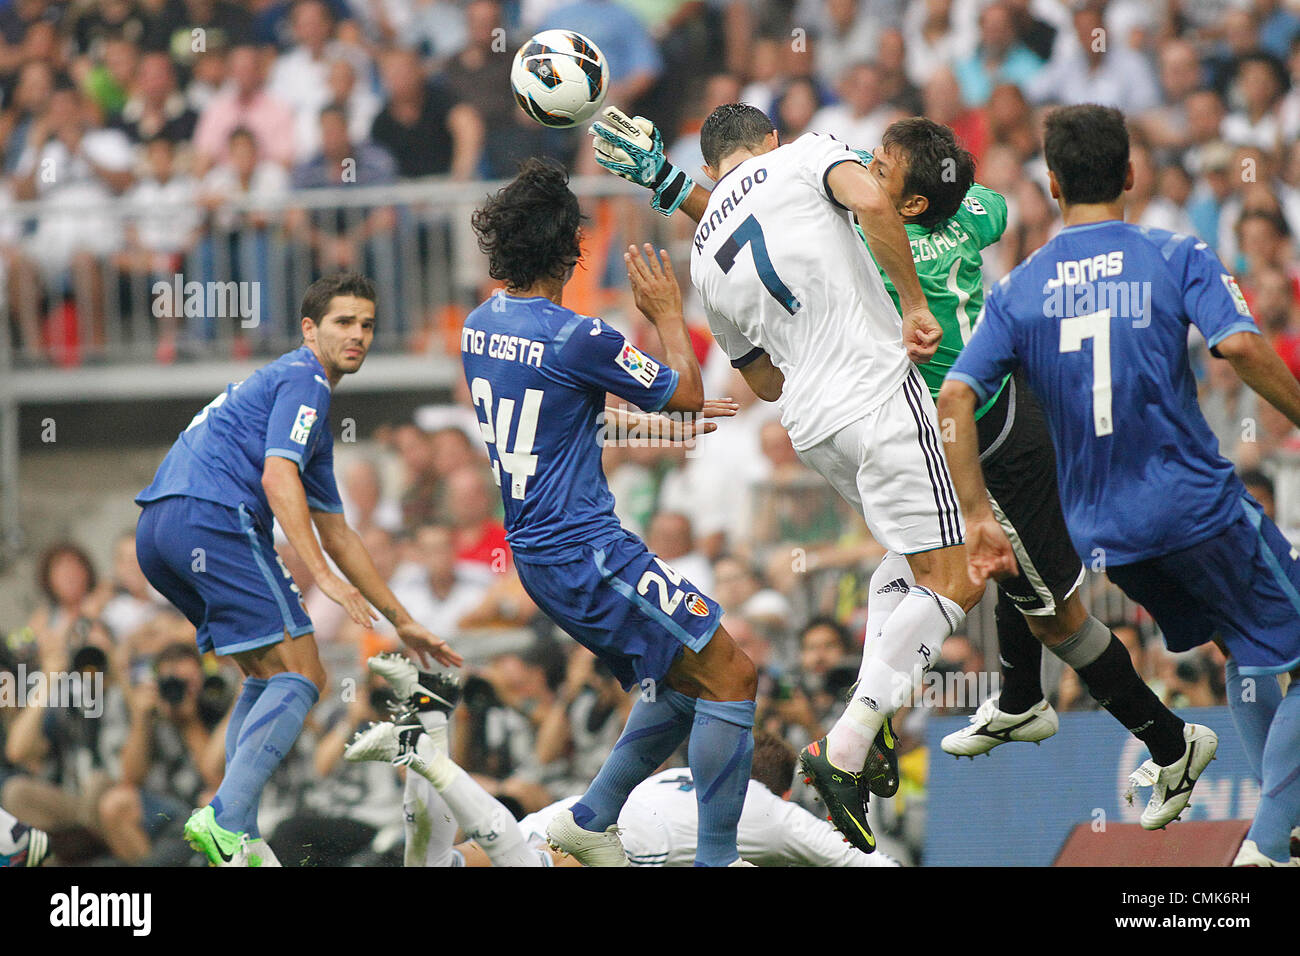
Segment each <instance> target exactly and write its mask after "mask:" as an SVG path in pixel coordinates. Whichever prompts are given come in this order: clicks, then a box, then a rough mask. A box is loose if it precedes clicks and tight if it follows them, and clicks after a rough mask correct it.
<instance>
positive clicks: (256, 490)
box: [135, 345, 343, 530]
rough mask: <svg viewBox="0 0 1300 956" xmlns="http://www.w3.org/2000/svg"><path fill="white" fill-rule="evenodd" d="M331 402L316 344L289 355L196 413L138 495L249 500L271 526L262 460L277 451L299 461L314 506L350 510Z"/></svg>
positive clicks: (263, 522)
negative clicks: (337, 459)
mask: <svg viewBox="0 0 1300 956" xmlns="http://www.w3.org/2000/svg"><path fill="white" fill-rule="evenodd" d="M329 408H330V385H329V379H328V378H326V377H325V369H324V368H322V367H321V364H320V362H319V361H318V360H317V358H316V356H315V355H314V354H313V353H312V351H311V349H309V348H308V347H307V346H305V345H304V346H302V347H301V348H299V349H296V350H294V351H292V352H289V353H287V354H285V355H282V356H280V357H279V358H278V359H276V360H275V361H274V362H272V363H271V364H269V365H266V366H263V367H262V368H260V369H258V370H257V371H256V372H254V373H253V374H252V375H250V376H249V377H248V378H246V379H245V380H244V381H242V382H236V383H235V384H233V385H228V386H227V387H226V390H225V391H224V392H222V393H221V394H220V395H218V396H217V397H216V398H214V399H213V400H212V401H211V402H209V403H208V405H207V406H206V407H205V408H204V409H203V410H202V411H201V412H199V413H198V414H197V415H195V416H194V420H193V421H191V422H190V423H189V425H188V426H187V427H186V429H185V431H183V432H181V434H180V437H179V438H177V439H176V442H175V444H173V445H172V447H171V450H170V451H169V452H168V453H167V457H166V458H164V459H163V462H162V464H161V465H160V466H159V467H158V473H157V474H156V475H154V480H153V483H152V484H150V485H149V487H148V488H146V489H145V490H144V491H142V492H140V494H138V495H137V496H136V499H135V500H136V501H137V502H138V503H140V504H143V503H145V502H147V501H156V500H157V499H159V498H166V497H168V496H170V495H188V496H189V497H191V498H202V499H204V500H207V501H215V502H217V503H218V504H223V505H227V506H229V507H231V508H237V507H238V506H239V505H241V504H243V505H247V506H248V509H249V511H251V512H252V514H253V516H254V517H255V518H257V519H258V521H259V523H260V524H261V525H262V527H263V528H265V529H267V530H269V529H270V528H271V524H272V521H273V515H272V514H271V506H270V504H269V503H268V502H267V500H266V492H265V491H263V490H262V467H263V465H264V464H265V461H266V459H267V458H268V457H270V456H273V455H274V456H276V457H279V458H288V459H290V460H291V461H295V462H297V463H298V471H299V473H300V474H301V475H302V483H303V488H304V489H305V490H306V492H307V504H308V505H309V506H310V507H312V508H313V509H315V510H317V511H331V512H335V513H339V512H342V510H343V503H342V501H341V500H340V499H339V491H338V486H337V485H336V484H335V482H334V436H333V435H331V434H330V430H329V422H328V420H327V419H328V415H329Z"/></svg>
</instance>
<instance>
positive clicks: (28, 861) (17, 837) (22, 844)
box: [0, 807, 50, 867]
mask: <svg viewBox="0 0 1300 956" xmlns="http://www.w3.org/2000/svg"><path fill="white" fill-rule="evenodd" d="M49 849H50V838H49V837H48V836H47V835H46V833H45V831H44V830H35V829H33V828H31V827H29V826H24V825H23V824H21V823H19V822H18V818H17V817H15V816H14V815H13V814H11V813H8V812H7V811H6V810H5V808H4V807H0V867H6V866H40V865H41V862H42V861H43V860H44V859H45V855H46V854H47V853H48V852H49Z"/></svg>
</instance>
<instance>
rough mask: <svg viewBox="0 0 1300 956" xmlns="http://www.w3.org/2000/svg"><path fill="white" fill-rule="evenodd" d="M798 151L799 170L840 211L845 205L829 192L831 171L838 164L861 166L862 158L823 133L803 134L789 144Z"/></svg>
mask: <svg viewBox="0 0 1300 956" xmlns="http://www.w3.org/2000/svg"><path fill="white" fill-rule="evenodd" d="M791 145H792V147H793V148H794V149H797V150H798V151H799V168H800V169H801V170H802V171H803V172H804V174H805V175H807V177H808V179H809V181H810V182H811V183H812V185H813V186H815V187H816V188H817V189H818V190H819V191H820V192H821V194H822V195H823V196H825V197H826V199H827V201H828V202H830V203H832V204H834V205H835V206H837V207H838V208H840V209H845V208H846V207H845V205H844V204H843V203H841V202H840V201H839V200H837V199H836V198H835V195H834V194H833V193H832V192H831V186H830V175H831V170H832V169H834V168H835V167H836V166H838V165H840V163H857V164H859V165H861V164H862V157H860V156H859V155H858V154H857V153H855V152H853V150H851V149H849V148H848V146H846V145H845V144H844V143H842V142H840V141H839V140H838V139H836V138H835V137H834V136H828V135H826V134H825V133H804V134H803V135H802V136H800V137H799V138H798V139H796V140H795V141H794V143H793V144H791Z"/></svg>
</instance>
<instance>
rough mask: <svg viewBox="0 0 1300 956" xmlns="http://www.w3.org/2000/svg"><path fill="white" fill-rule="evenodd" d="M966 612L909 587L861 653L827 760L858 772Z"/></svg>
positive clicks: (930, 593) (828, 742)
mask: <svg viewBox="0 0 1300 956" xmlns="http://www.w3.org/2000/svg"><path fill="white" fill-rule="evenodd" d="M965 620H966V612H964V611H963V610H962V609H961V607H960V606H959V605H957V604H955V603H954V602H952V601H950V600H948V599H947V598H946V597H944V596H943V595H941V594H935V593H934V592H933V591H931V590H930V589H928V588H923V587H920V586H918V585H913V586H912V588H911V589H910V590H909V591H908V593H907V595H906V597H905V598H904V599H903V600H902V601H900V602H899V604H898V607H896V608H895V609H894V611H893V613H891V614H890V615H889V617H888V618H887V619H886V621H885V625H884V627H883V628H882V629H881V632H880V636H879V637H878V638H877V640H876V641H875V642H874V643H873V645H872V646H871V647H870V648H869V649H867V650H866V651H864V653H863V655H862V666H861V667H860V668H859V670H858V687H857V690H856V691H855V692H854V695H853V700H851V701H849V706H848V707H846V708H845V710H844V713H843V714H842V715H841V716H840V719H839V720H838V721H837V722H836V723H835V726H834V727H832V728H831V731H830V733H828V734H827V735H826V759H828V760H829V761H830V762H831V763H832V764H834V765H835V766H837V767H840V768H841V769H843V770H848V771H851V772H854V773H856V772H857V771H859V770H861V769H862V767H863V766H865V765H866V762H867V752H868V751H869V750H870V749H871V741H872V740H874V739H875V736H876V734H877V733H879V732H880V728H881V726H882V725H883V724H884V722H885V718H886V717H888V716H889V715H890V714H892V713H893V712H894V711H896V710H898V708H899V707H901V706H902V705H903V704H904V703H906V702H907V700H908V698H909V697H910V696H911V694H912V690H913V689H914V688H915V687H916V686H917V685H918V684H919V683H920V680H921V676H922V675H923V674H924V673H925V669H926V668H927V667H928V666H929V665H930V663H931V662H932V661H935V660H937V658H938V654H939V649H940V647H942V646H943V642H944V641H945V640H946V639H947V638H948V635H950V634H951V633H952V632H953V631H955V630H956V629H957V628H959V627H961V625H962V624H963V623H964V622H965Z"/></svg>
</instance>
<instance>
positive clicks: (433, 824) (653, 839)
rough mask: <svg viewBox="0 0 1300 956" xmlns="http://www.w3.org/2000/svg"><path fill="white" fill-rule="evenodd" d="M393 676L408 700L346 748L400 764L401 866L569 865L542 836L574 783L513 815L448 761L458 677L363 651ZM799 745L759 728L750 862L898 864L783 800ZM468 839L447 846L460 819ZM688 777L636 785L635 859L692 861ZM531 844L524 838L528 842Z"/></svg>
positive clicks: (680, 773) (631, 830)
mask: <svg viewBox="0 0 1300 956" xmlns="http://www.w3.org/2000/svg"><path fill="white" fill-rule="evenodd" d="M370 668H371V670H373V671H375V673H378V674H382V675H383V676H384V677H385V678H387V679H388V681H389V682H390V683H391V684H392V685H393V689H394V692H395V693H396V694H397V695H398V699H399V701H401V702H402V704H403V706H404V712H403V713H402V714H400V715H398V716H395V717H394V719H393V720H392V721H386V722H384V723H382V724H375V725H374V726H372V727H369V728H367V729H366V730H364V731H362V732H361V733H359V734H357V736H356V737H355V738H354V740H353V741H352V743H351V744H349V745H348V748H347V750H346V751H345V753H344V756H345V757H346V758H347V759H348V760H354V761H355V760H384V761H388V762H391V763H393V764H395V765H397V766H405V767H407V768H408V770H409V771H411V772H409V773H408V774H407V777H406V780H407V783H406V797H405V800H404V806H405V810H406V839H407V843H406V865H407V866H551V865H555V866H577V865H580V864H579V863H578V861H577V860H575V859H574V858H573V857H571V856H565V855H563V854H559V853H556V852H554V851H553V850H550V849H548V848H547V847H546V830H547V827H548V825H549V824H550V822H551V820H553V819H554V818H555V817H556V816H557V815H558V814H559V813H560V812H562V811H564V810H568V809H570V808H571V807H572V806H573V805H574V804H575V803H577V802H578V801H579V800H580V799H581V796H580V795H578V794H575V795H573V796H571V797H566V798H565V799H563V800H560V801H557V802H556V803H553V804H551V805H550V806H548V807H544V808H543V809H541V810H539V811H537V812H536V813H532V814H529V815H528V816H526V817H525V818H524V819H523V820H520V821H519V822H518V823H516V822H515V820H514V818H513V817H511V816H510V813H509V812H508V811H507V810H506V809H505V807H503V806H502V805H501V804H500V803H499V802H498V801H497V800H495V799H494V798H493V797H491V796H490V795H489V794H488V793H486V792H485V791H484V790H483V789H482V788H481V787H479V786H478V784H476V783H474V781H473V779H472V778H470V777H469V776H468V775H467V774H465V773H464V772H463V771H461V770H459V768H457V767H455V765H454V764H453V763H452V762H451V760H450V758H449V756H448V752H447V736H446V726H447V715H448V713H449V712H450V710H451V708H453V707H454V706H455V704H456V701H457V700H458V698H459V688H458V687H456V686H455V684H454V683H452V682H450V681H449V680H448V679H447V678H446V677H445V676H443V675H438V674H427V673H421V672H419V671H418V670H417V668H416V666H415V665H414V664H413V663H411V661H410V660H408V659H407V658H405V657H403V656H402V655H400V654H384V655H380V656H378V657H372V658H371V659H370ZM794 765H795V755H794V752H793V751H791V750H790V748H789V747H788V746H786V744H785V742H784V741H782V740H780V739H779V738H777V737H774V736H773V735H771V734H767V733H763V732H762V731H756V732H755V734H754V758H753V764H752V767H751V770H750V780H749V787H748V790H747V792H746V795H745V805H744V809H743V810H742V812H741V815H740V824H739V828H738V836H737V840H738V843H739V849H740V855H741V857H742V858H743V859H745V860H747V861H748V862H750V863H753V864H755V865H757V866H897V865H898V864H897V863H896V862H895V861H893V860H891V859H890V858H889V857H887V856H885V855H884V854H883V853H873V854H871V855H867V854H865V853H862V852H860V851H858V850H856V849H854V848H853V847H852V846H850V845H848V844H847V843H846V842H845V840H844V838H843V837H842V836H840V834H839V833H838V832H836V831H835V829H833V828H832V827H831V826H830V825H829V824H827V823H826V822H825V821H823V820H819V819H818V818H817V817H815V816H813V815H812V814H811V813H809V812H808V811H806V810H804V809H803V808H802V807H800V806H798V805H796V804H792V803H790V802H788V801H789V796H790V783H791V778H792V777H793V776H794ZM458 824H459V827H460V829H462V830H463V831H464V833H465V842H462V843H460V844H459V845H456V846H453V841H454V839H455V836H456V830H457V825H458ZM698 825H699V814H698V811H697V809H696V800H695V781H694V778H693V777H692V776H691V772H690V769H689V768H679V769H675V770H665V771H663V772H661V773H658V774H655V775H654V776H653V777H650V778H648V779H646V780H644V781H642V782H641V783H640V784H639V785H637V787H636V788H635V789H634V790H633V791H632V793H631V795H630V796H629V797H628V800H627V803H625V804H624V805H623V809H622V811H621V812H620V813H619V817H618V827H619V831H620V834H619V835H620V838H621V839H622V841H623V847H624V850H625V851H626V853H627V856H628V859H629V861H630V862H631V863H632V865H633V866H690V865H691V864H692V862H693V860H694V859H695V848H696V844H697V842H698V833H697V828H698ZM525 847H527V848H528V849H525Z"/></svg>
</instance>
